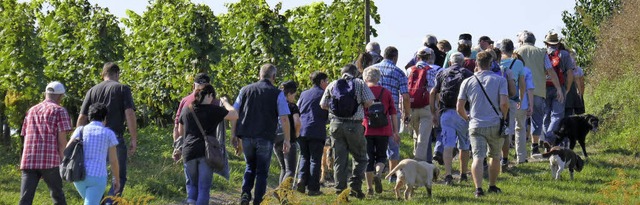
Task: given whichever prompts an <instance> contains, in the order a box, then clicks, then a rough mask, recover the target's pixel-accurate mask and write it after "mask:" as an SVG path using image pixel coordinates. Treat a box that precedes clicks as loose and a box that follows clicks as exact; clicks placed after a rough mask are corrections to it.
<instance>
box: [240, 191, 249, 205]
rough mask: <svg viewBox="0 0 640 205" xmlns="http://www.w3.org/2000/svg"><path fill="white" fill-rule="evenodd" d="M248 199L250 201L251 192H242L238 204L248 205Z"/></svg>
mask: <svg viewBox="0 0 640 205" xmlns="http://www.w3.org/2000/svg"><path fill="white" fill-rule="evenodd" d="M250 201H251V194H248V193H243V194H242V196H241V197H240V205H249V202H250Z"/></svg>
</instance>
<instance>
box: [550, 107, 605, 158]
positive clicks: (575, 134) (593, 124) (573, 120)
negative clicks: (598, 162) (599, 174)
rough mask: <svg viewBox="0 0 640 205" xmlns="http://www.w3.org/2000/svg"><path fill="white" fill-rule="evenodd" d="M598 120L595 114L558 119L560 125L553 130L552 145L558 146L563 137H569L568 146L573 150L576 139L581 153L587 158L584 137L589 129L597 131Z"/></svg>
mask: <svg viewBox="0 0 640 205" xmlns="http://www.w3.org/2000/svg"><path fill="white" fill-rule="evenodd" d="M599 122H600V120H599V119H598V118H597V117H596V116H593V115H590V114H585V115H572V116H569V117H565V118H563V119H562V120H560V127H559V128H558V130H557V131H555V134H556V135H557V138H556V141H555V143H554V144H553V145H554V146H558V145H560V144H561V143H562V142H563V141H564V140H565V139H569V148H570V149H572V150H573V148H574V147H575V146H576V141H578V143H580V146H581V147H582V154H583V155H584V157H585V158H589V156H588V155H587V149H586V148H585V138H586V137H587V134H589V131H593V132H597V131H598V123H599Z"/></svg>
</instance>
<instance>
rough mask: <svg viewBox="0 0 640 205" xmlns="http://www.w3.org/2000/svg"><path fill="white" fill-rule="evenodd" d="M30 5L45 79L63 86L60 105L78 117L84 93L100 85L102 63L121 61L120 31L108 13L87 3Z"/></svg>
mask: <svg viewBox="0 0 640 205" xmlns="http://www.w3.org/2000/svg"><path fill="white" fill-rule="evenodd" d="M33 3H34V4H35V5H36V7H37V9H38V12H37V20H38V26H39V30H38V36H39V37H40V38H41V39H42V43H41V47H42V50H43V52H44V58H45V59H46V64H45V66H44V75H45V76H46V79H47V80H48V81H54V80H56V81H60V82H62V83H63V84H64V85H65V87H66V90H67V93H66V95H67V97H66V98H64V99H65V100H64V102H63V104H64V106H65V107H66V108H67V109H68V110H69V113H70V114H71V115H72V116H74V115H77V114H78V113H79V111H80V110H79V107H80V106H81V105H82V100H83V98H84V95H85V94H86V92H87V91H88V90H89V88H91V87H92V86H93V85H95V84H96V83H98V82H101V81H102V78H101V77H100V72H101V71H102V66H103V65H104V63H105V62H110V61H120V60H122V59H123V54H124V39H123V38H122V30H121V29H120V27H119V26H118V21H117V20H116V17H115V16H114V15H112V14H110V13H109V11H108V9H105V8H101V7H99V6H97V5H91V4H90V3H89V1H88V0H43V1H35V2H33ZM43 6H48V8H45V9H43V8H42V7H43Z"/></svg>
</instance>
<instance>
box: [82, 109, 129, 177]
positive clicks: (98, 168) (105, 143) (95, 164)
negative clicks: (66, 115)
mask: <svg viewBox="0 0 640 205" xmlns="http://www.w3.org/2000/svg"><path fill="white" fill-rule="evenodd" d="M80 129H82V145H83V146H84V166H85V168H86V170H87V176H94V177H103V176H107V155H108V154H109V147H113V146H116V145H118V138H116V134H115V133H114V132H113V131H111V129H109V128H107V127H105V126H104V125H103V124H102V122H98V121H92V122H91V123H89V124H88V125H86V126H83V127H78V128H76V131H74V132H73V135H71V139H75V138H78V137H80Z"/></svg>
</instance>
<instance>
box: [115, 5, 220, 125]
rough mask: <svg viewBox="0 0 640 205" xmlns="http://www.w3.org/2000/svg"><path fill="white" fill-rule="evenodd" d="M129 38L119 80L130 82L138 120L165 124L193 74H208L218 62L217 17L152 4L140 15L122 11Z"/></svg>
mask: <svg viewBox="0 0 640 205" xmlns="http://www.w3.org/2000/svg"><path fill="white" fill-rule="evenodd" d="M127 15H128V18H127V19H123V23H124V24H125V25H126V26H127V28H129V30H130V31H131V34H130V35H129V38H128V39H127V42H128V50H127V51H128V52H127V54H126V58H125V63H124V72H126V73H127V75H125V76H123V79H124V80H125V81H127V82H131V87H132V90H133V96H134V100H135V102H136V105H137V108H138V111H139V112H140V113H141V114H142V115H140V116H143V120H144V121H145V122H146V121H149V120H155V121H156V122H157V123H158V124H165V123H166V122H168V121H170V119H172V117H173V114H174V111H175V109H177V107H178V103H179V102H180V99H181V98H182V97H184V96H185V95H187V94H188V93H189V92H190V91H191V90H192V82H193V80H192V79H193V76H195V74H196V73H199V72H204V73H210V72H211V66H212V64H215V63H217V62H219V61H220V55H221V50H220V47H221V44H220V29H219V26H218V19H217V18H216V16H215V15H214V14H213V11H212V10H211V9H210V8H209V7H208V6H206V5H204V4H198V5H196V4H194V3H192V2H190V1H188V0H156V1H150V5H149V6H148V7H147V10H146V11H145V12H144V13H143V14H142V16H140V15H138V14H136V13H134V12H133V11H130V10H129V11H127Z"/></svg>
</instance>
